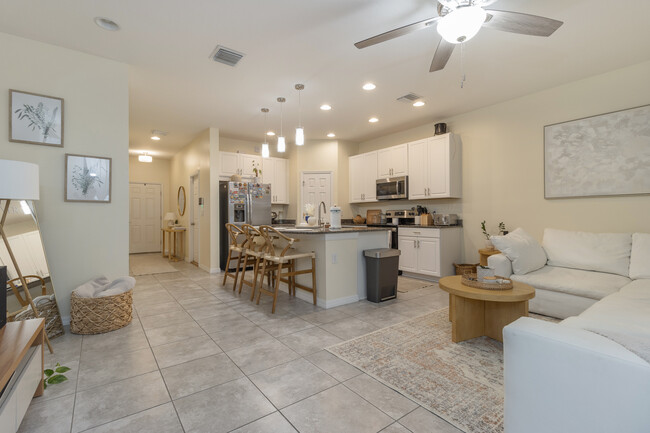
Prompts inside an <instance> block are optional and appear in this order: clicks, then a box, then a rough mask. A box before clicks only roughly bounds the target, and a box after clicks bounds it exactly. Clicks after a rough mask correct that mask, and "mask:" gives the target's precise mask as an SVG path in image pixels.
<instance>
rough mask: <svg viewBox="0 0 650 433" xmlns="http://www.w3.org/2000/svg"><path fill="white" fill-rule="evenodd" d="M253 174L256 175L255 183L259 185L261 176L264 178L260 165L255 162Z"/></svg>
mask: <svg viewBox="0 0 650 433" xmlns="http://www.w3.org/2000/svg"><path fill="white" fill-rule="evenodd" d="M253 173H254V174H255V177H254V178H253V182H255V183H259V181H260V176H262V169H261V168H260V165H259V163H256V162H255V161H253Z"/></svg>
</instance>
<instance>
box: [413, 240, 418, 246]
mask: <svg viewBox="0 0 650 433" xmlns="http://www.w3.org/2000/svg"><path fill="white" fill-rule="evenodd" d="M413 248H417V244H416V241H415V239H413Z"/></svg>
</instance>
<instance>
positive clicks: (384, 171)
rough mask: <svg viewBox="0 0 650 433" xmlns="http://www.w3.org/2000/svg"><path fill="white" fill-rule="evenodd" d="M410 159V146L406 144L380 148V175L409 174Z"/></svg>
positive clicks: (378, 161) (378, 153)
mask: <svg viewBox="0 0 650 433" xmlns="http://www.w3.org/2000/svg"><path fill="white" fill-rule="evenodd" d="M408 160H409V158H408V146H407V145H406V144H400V145H399V146H392V147H388V148H386V149H381V150H378V151H377V171H378V173H377V174H378V177H380V178H382V177H395V176H406V175H407V174H408Z"/></svg>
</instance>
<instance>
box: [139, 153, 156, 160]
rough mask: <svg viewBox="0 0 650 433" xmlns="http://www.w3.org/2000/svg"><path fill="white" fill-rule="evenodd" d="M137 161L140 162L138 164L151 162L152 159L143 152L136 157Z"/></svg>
mask: <svg viewBox="0 0 650 433" xmlns="http://www.w3.org/2000/svg"><path fill="white" fill-rule="evenodd" d="M138 161H140V162H153V158H152V157H151V155H149V154H148V153H147V152H144V153H143V154H142V155H138Z"/></svg>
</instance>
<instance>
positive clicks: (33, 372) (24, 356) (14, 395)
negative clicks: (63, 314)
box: [0, 319, 45, 433]
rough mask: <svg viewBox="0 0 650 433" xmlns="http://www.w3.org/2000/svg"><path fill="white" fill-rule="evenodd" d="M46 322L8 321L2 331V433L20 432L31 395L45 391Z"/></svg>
mask: <svg viewBox="0 0 650 433" xmlns="http://www.w3.org/2000/svg"><path fill="white" fill-rule="evenodd" d="M44 323H45V321H44V320H43V319H31V320H23V321H18V322H9V323H7V324H6V325H5V327H4V328H3V329H2V330H0V390H2V389H4V392H3V393H2V395H1V396H0V433H15V432H16V431H18V427H20V423H21V421H22V420H23V417H24V416H25V412H27V408H28V407H29V404H30V403H31V401H32V398H33V397H38V396H39V395H42V394H43V361H44V358H43V342H44V337H45V328H44ZM5 386H6V388H5Z"/></svg>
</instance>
